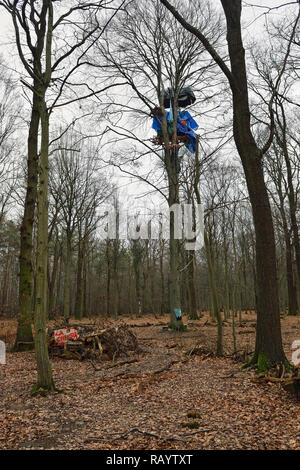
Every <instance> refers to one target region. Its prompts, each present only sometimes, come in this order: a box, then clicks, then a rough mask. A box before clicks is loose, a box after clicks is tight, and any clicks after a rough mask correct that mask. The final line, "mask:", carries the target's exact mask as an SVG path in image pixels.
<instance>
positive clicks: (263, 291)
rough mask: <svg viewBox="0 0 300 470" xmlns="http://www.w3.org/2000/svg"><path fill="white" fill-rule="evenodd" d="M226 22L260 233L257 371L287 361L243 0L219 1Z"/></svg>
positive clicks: (239, 142)
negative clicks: (253, 114)
mask: <svg viewBox="0 0 300 470" xmlns="http://www.w3.org/2000/svg"><path fill="white" fill-rule="evenodd" d="M221 3H222V5H223V9H224V11H225V15H226V20H227V42H228V49H229V56H230V63H231V73H232V82H231V89H232V95H233V135H234V140H235V143H236V146H237V149H238V152H239V155H240V157H241V161H242V164H243V168H244V172H245V176H246V181H247V187H248V191H249V197H250V202H251V206H252V212H253V220H254V227H255V235H256V274H257V328H256V345H255V353H254V357H253V359H252V361H251V363H252V364H256V365H257V366H258V369H260V370H265V369H267V368H269V367H270V366H271V365H273V364H275V363H277V362H281V361H285V360H286V358H285V354H284V351H283V347H282V339H281V328H280V310H279V296H278V285H277V274H276V252H275V238H274V228H273V220H272V213H271V208H270V203H269V198H268V194H267V189H266V185H265V182H264V175H263V169H262V162H261V158H262V154H261V151H260V149H259V148H258V146H257V144H256V142H255V140H254V138H253V135H252V132H251V126H250V111H249V102H248V85H247V75H246V64H245V51H244V48H243V42H242V35H241V23H240V17H241V0H231V1H228V0H221Z"/></svg>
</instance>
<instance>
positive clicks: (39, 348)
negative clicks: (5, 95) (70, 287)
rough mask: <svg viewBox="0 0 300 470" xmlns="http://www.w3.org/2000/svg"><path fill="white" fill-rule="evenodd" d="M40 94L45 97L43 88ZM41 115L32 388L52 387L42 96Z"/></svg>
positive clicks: (45, 133) (45, 134) (46, 142)
mask: <svg viewBox="0 0 300 470" xmlns="http://www.w3.org/2000/svg"><path fill="white" fill-rule="evenodd" d="M40 95H43V96H45V92H43V90H41V91H40ZM40 116H41V154H40V167H39V188H38V198H37V203H38V230H37V267H36V302H35V314H34V328H35V352H36V360H37V372H38V379H37V385H36V389H39V388H42V389H46V390H48V391H53V390H55V386H54V382H53V378H52V369H51V363H50V360H49V356H48V346H47V334H46V319H47V288H48V283H47V262H48V147H49V116H48V111H47V108H46V103H45V98H43V99H42V100H41V103H40Z"/></svg>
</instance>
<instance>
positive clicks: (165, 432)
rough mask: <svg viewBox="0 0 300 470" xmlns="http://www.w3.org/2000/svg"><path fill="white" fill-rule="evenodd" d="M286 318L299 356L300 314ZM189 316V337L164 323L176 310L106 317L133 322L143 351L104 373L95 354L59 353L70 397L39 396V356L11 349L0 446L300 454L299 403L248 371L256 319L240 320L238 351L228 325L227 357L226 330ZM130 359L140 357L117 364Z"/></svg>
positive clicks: (8, 331) (0, 403)
mask: <svg viewBox="0 0 300 470" xmlns="http://www.w3.org/2000/svg"><path fill="white" fill-rule="evenodd" d="M281 321H282V333H283V342H284V348H285V351H286V355H287V357H288V359H291V355H292V350H291V344H292V342H293V341H294V340H300V317H285V318H282V320H281ZM87 322H92V320H87V319H84V320H83V323H87ZM184 322H185V323H186V324H187V326H188V328H187V330H186V331H184V332H181V333H179V332H174V331H170V330H164V329H163V325H167V323H168V317H167V316H160V317H158V318H155V317H154V316H144V317H143V318H141V319H135V318H132V317H131V318H129V317H128V318H126V317H122V320H120V321H109V322H102V326H110V325H113V326H116V325H120V324H124V323H126V324H127V325H131V326H130V328H132V331H133V332H134V333H135V334H136V335H137V338H138V342H139V347H140V350H139V352H138V353H135V354H132V355H130V356H128V358H124V357H123V358H119V359H117V360H116V363H114V364H112V363H111V361H105V362H102V363H100V362H99V363H98V364H97V369H99V370H95V367H94V366H93V364H92V363H91V362H90V361H88V360H84V361H76V360H64V359H61V358H55V359H52V361H51V362H52V368H53V375H54V380H55V384H56V387H57V388H58V389H63V393H54V394H50V395H48V396H46V397H42V396H36V397H32V396H31V394H30V389H31V387H32V386H33V385H34V384H35V381H36V369H35V368H36V364H35V357H34V353H33V352H26V353H14V354H13V353H10V352H8V353H7V356H6V365H0V383H1V388H0V448H1V449H66V450H68V449H98V450H99V449H113V450H120V449H130V450H132V449H134V450H137V449H149V450H160V449H181V450H185V449H187V450H188V449H194V450H197V449H206V450H210V449H253V450H255V449H297V450H300V439H299V436H300V413H299V407H300V402H297V401H296V398H295V397H294V396H293V395H290V394H289V393H288V392H286V391H285V390H284V389H283V388H282V387H281V385H280V384H278V383H272V382H268V383H264V384H258V383H255V382H253V377H254V372H252V371H249V370H242V369H241V367H242V365H243V361H245V359H247V357H248V358H249V357H251V353H252V352H253V349H254V341H255V315H254V314H252V313H248V314H243V317H242V323H241V325H239V322H238V319H237V325H236V336H237V350H238V351H239V352H238V353H237V354H236V355H232V351H233V340H232V326H231V323H230V322H225V324H224V346H225V347H224V349H225V351H224V353H225V355H226V357H223V358H217V357H215V356H214V351H215V345H216V335H217V328H216V325H214V324H213V323H211V321H210V319H209V317H208V315H207V314H204V315H203V316H202V318H201V319H199V320H197V321H188V320H187V319H186V318H184ZM72 323H73V322H72ZM15 333H16V321H14V320H6V321H4V320H2V321H0V339H2V340H4V341H5V342H6V344H7V346H11V345H12V344H13V341H14V335H15ZM126 359H127V360H128V361H133V360H134V359H135V360H136V362H128V363H126V364H122V365H119V366H118V365H116V364H117V363H118V362H124V361H126ZM109 366H113V367H109Z"/></svg>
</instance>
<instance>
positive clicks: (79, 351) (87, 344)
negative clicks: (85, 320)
mask: <svg viewBox="0 0 300 470" xmlns="http://www.w3.org/2000/svg"><path fill="white" fill-rule="evenodd" d="M48 350H49V355H50V357H61V358H65V359H78V360H83V359H96V360H114V359H115V358H117V357H122V356H123V357H124V356H125V357H128V356H129V354H130V353H133V352H136V351H137V350H138V342H137V338H136V336H135V334H134V333H133V332H132V331H131V330H130V329H129V328H128V327H127V326H126V325H122V326H118V327H114V328H106V329H102V330H97V329H94V328H93V326H92V325H86V326H85V325H73V326H72V325H67V326H66V327H65V328H60V329H59V330H55V329H53V330H50V331H48Z"/></svg>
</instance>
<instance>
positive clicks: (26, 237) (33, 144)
mask: <svg viewBox="0 0 300 470" xmlns="http://www.w3.org/2000/svg"><path fill="white" fill-rule="evenodd" d="M36 86H37V83H34V84H33V87H34V89H35V90H36ZM39 123H40V115H39V111H38V97H37V93H36V92H34V93H33V102H32V111H31V118H30V126H29V134H28V141H27V153H28V155H27V188H26V196H25V203H24V214H23V220H22V225H21V243H20V280H19V312H18V329H17V336H16V341H15V345H14V350H15V351H25V350H28V349H33V347H34V341H33V335H32V328H31V323H32V320H33V304H32V279H33V269H32V251H33V244H32V232H33V223H34V212H35V204H36V198H37V183H38V131H39Z"/></svg>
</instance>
